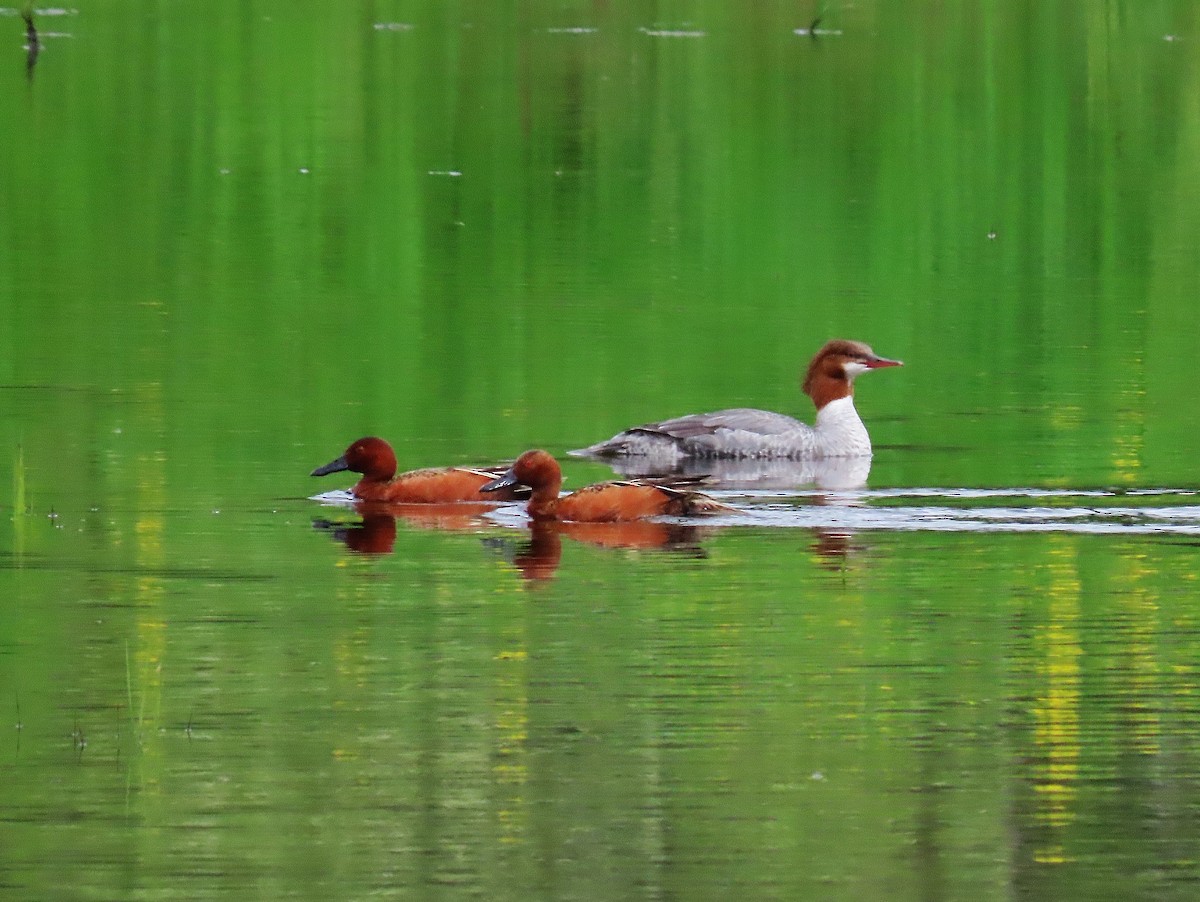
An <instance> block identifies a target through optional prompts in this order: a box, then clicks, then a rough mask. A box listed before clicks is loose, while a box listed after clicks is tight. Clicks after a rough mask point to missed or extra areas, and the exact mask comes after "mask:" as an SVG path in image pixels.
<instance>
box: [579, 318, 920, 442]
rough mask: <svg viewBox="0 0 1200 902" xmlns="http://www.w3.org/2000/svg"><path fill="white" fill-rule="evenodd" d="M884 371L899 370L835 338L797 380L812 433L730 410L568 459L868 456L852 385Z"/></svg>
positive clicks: (634, 433) (628, 433) (631, 432)
mask: <svg viewBox="0 0 1200 902" xmlns="http://www.w3.org/2000/svg"><path fill="white" fill-rule="evenodd" d="M887 366H903V364H902V363H901V362H900V361H899V360H889V359H888V358H886V357H880V356H879V355H878V354H876V353H875V352H874V351H872V350H871V348H870V347H869V346H868V345H865V344H863V343H862V342H861V341H846V340H845V339H834V340H833V341H830V342H826V344H825V346H824V347H823V348H821V350H819V351H818V352H817V355H816V356H815V357H813V359H812V361H811V362H810V363H809V365H808V372H807V373H806V374H805V376H804V385H803V390H804V393H805V394H806V395H808V396H809V397H810V398H812V401H813V404H815V405H816V407H817V419H816V423H815V425H813V426H808V425H806V424H804V423H801V422H800V421H799V420H795V419H792V418H791V417H789V416H784V415H783V414H781V413H772V412H771V411H769V410H755V409H753V408H749V407H735V408H732V409H730V410H718V411H716V412H714V413H694V414H689V415H687V416H682V417H676V418H675V419H673V420H663V421H662V422H659V423H646V424H644V425H642V426H634V427H633V428H631V429H626V430H625V431H624V432H620V433H618V434H617V435H614V436H613V437H612V438H610V439H608V440H607V441H603V442H600V443H598V444H595V445H591V446H589V447H587V448H580V449H578V450H576V451H570V452H568V453H569V454H572V455H574V456H576V457H632V456H647V457H652V458H654V459H655V461H656V462H661V463H663V464H668V465H669V464H671V463H673V462H675V461H678V460H681V459H686V458H697V457H698V458H705V457H707V458H753V457H759V458H766V457H779V458H792V459H797V458H816V457H868V456H870V454H871V437H870V436H869V435H867V429H866V427H865V426H864V425H863V422H862V420H861V419H859V416H858V411H857V410H855V409H854V378H855V377H856V376H860V375H862V374H863V373H866V372H869V371H870V370H876V369H881V368H883V367H887Z"/></svg>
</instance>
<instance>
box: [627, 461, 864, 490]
mask: <svg viewBox="0 0 1200 902" xmlns="http://www.w3.org/2000/svg"><path fill="white" fill-rule="evenodd" d="M605 463H607V464H608V465H609V466H611V467H612V468H613V470H614V471H615V472H616V473H618V474H619V475H620V476H622V477H624V478H626V479H635V478H651V479H653V478H665V477H670V476H689V477H701V476H703V477H705V480H704V485H705V487H706V489H707V488H711V489H729V490H753V489H760V490H786V489H801V488H813V487H815V488H818V489H824V490H825V491H850V490H853V489H861V488H863V487H864V486H866V484H867V477H868V476H870V475H871V458H870V457H822V458H816V459H807V460H786V459H777V458H776V459H773V458H745V459H725V458H712V457H709V458H686V459H683V460H680V461H678V462H677V463H676V464H675V465H673V466H672V467H670V468H668V469H666V470H664V469H663V468H661V467H659V468H655V467H654V466H653V461H649V460H647V459H646V458H639V457H616V458H611V459H608V460H606V461H605Z"/></svg>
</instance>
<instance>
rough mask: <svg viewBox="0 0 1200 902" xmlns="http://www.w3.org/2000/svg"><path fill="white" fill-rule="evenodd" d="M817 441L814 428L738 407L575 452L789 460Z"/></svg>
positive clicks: (641, 429)
mask: <svg viewBox="0 0 1200 902" xmlns="http://www.w3.org/2000/svg"><path fill="white" fill-rule="evenodd" d="M814 441H815V438H814V437H813V431H812V428H811V427H810V426H806V425H805V424H804V423H801V422H800V421H799V420H796V419H793V418H792V417H789V416H784V415H783V414H781V413H772V412H771V411H769V410H756V409H754V408H752V407H734V408H730V409H729V410H717V411H714V412H713V413H694V414H688V415H687V416H682V417H675V418H674V419H671V420H662V421H660V422H657V423H646V424H644V425H641V426H634V427H633V428H632V429H626V430H625V431H624V432H620V433H618V434H617V435H614V436H613V437H612V438H610V439H608V440H607V441H603V442H599V443H597V444H595V445H591V446H589V447H587V448H580V449H579V450H577V451H572V452H570V453H571V454H573V455H575V456H576V457H628V456H641V455H645V456H649V457H653V458H663V459H664V461H665V459H666V458H679V457H758V456H761V455H764V454H766V455H779V456H790V455H791V454H793V453H796V451H801V452H803V446H806V445H808V444H811V443H813V442H814Z"/></svg>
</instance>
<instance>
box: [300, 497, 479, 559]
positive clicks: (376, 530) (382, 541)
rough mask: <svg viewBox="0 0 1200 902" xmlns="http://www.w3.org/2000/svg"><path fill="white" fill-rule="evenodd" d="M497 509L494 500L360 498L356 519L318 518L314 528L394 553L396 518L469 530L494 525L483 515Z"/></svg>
mask: <svg viewBox="0 0 1200 902" xmlns="http://www.w3.org/2000/svg"><path fill="white" fill-rule="evenodd" d="M495 509H496V505H494V504H472V503H469V502H466V503H463V502H458V503H454V504H386V503H383V502H377V501H360V502H358V503H357V504H355V505H354V511H355V513H356V514H358V516H359V517H360V518H361V519H360V520H359V521H357V522H351V523H347V522H339V521H334V520H325V519H319V520H314V521H313V528H314V529H320V530H325V531H328V532H329V534H330V535H331V536H333V538H335V539H337V540H338V541H339V542H341V543H343V544H344V545H345V546H346V547H347V548H348V549H350V550H351V551H354V552H358V553H360V554H391V553H392V551H393V550H394V549H395V545H396V521H397V520H402V521H403V522H405V523H407V524H409V525H410V526H417V527H420V528H421V529H448V530H467V529H479V528H481V527H485V526H492V525H494V524H492V523H490V522H489V521H488V520H486V519H484V517H483V515H484V514H486V513H487V512H488V511H492V510H495Z"/></svg>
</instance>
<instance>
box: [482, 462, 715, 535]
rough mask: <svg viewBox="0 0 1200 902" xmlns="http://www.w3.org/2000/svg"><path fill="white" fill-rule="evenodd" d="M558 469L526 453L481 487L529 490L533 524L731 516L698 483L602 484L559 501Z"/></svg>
mask: <svg viewBox="0 0 1200 902" xmlns="http://www.w3.org/2000/svg"><path fill="white" fill-rule="evenodd" d="M562 481H563V477H562V468H561V467H560V466H559V464H558V461H557V460H555V459H554V457H553V456H552V455H551V454H550V453H549V452H547V451H543V450H542V449H540V448H534V449H532V450H529V451H526V452H524V453H523V454H522V455H521V456H520V457H518V458H517V459H516V461H515V462H514V463H513V465H512V466H511V467H509V468H508V470H507V472H505V473H504V474H503V475H502V476H499V477H497V478H496V479H493V480H492V481H491V482H489V483H487V484H486V485H484V486H483V487H482V488H480V491H481V492H484V493H490V492H504V491H509V490H510V489H511V487H512V486H515V485H525V486H529V488H530V489H531V490H532V494H531V496H530V498H529V505H528V508H527V510H528V512H529V516H530V517H531V518H532V519H533V520H534V521H535V522H537V521H542V520H566V521H573V522H581V523H620V522H626V521H630V520H641V519H644V518H647V517H659V516H670V517H693V516H702V515H705V514H717V513H723V512H733V511H734V509H733V508H731V507H727V506H726V505H724V504H721V503H719V502H717V501H714V500H713V499H712V498H709V497H708V496H707V495H704V494H701V493H700V492H696V491H692V490H691V489H690V488H688V486H690V485H694V484H695V483H696V482H698V481H699V480H698V479H696V478H688V479H682V480H674V481H672V482H670V483H667V482H662V481H652V480H638V481H632V482H600V483H596V484H595V485H589V486H584V487H583V488H582V489H579V490H578V491H576V492H572V493H571V494H569V495H564V496H562V497H559V492H560V490H561V489H562Z"/></svg>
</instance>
